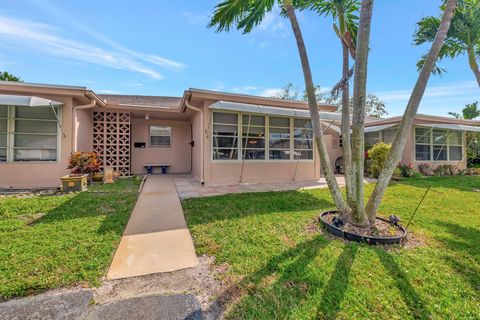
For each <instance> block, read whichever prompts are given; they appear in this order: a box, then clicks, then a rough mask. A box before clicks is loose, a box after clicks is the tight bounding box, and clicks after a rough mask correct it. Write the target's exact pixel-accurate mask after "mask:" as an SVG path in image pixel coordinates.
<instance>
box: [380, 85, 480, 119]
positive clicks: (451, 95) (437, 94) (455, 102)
mask: <svg viewBox="0 0 480 320" xmlns="http://www.w3.org/2000/svg"><path fill="white" fill-rule="evenodd" d="M411 93H412V89H405V90H393V91H384V92H376V95H377V96H378V97H379V98H380V99H381V100H382V101H384V102H385V103H386V105H387V109H388V111H389V113H390V114H392V115H394V114H402V113H403V111H404V110H405V108H406V106H407V103H408V100H409V99H410V95H411ZM476 100H479V101H480V88H479V87H478V84H477V83H476V82H475V81H466V82H456V83H451V84H442V85H436V86H430V87H427V90H426V91H425V94H424V96H423V99H422V102H421V109H420V111H419V112H420V113H430V114H446V113H447V112H448V111H456V110H460V109H461V108H462V107H463V106H464V105H465V104H466V103H471V102H474V101H476Z"/></svg>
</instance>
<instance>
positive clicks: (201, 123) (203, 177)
mask: <svg viewBox="0 0 480 320" xmlns="http://www.w3.org/2000/svg"><path fill="white" fill-rule="evenodd" d="M191 97H192V94H191V93H190V94H189V97H188V99H185V105H186V106H187V108H190V109H192V110H193V111H196V112H200V118H201V119H200V132H201V133H202V136H201V137H200V149H201V150H202V152H201V154H202V157H201V159H200V166H201V177H200V183H201V184H202V185H203V184H205V169H204V168H205V167H204V158H205V148H204V143H203V140H204V137H203V134H204V132H203V126H204V124H203V122H204V111H203V110H202V109H200V108H197V107H194V106H192V105H191V104H190V98H191Z"/></svg>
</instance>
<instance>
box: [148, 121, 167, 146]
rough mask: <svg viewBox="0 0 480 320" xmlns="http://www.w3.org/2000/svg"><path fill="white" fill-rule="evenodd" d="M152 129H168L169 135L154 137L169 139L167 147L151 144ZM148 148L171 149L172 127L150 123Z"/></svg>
mask: <svg viewBox="0 0 480 320" xmlns="http://www.w3.org/2000/svg"><path fill="white" fill-rule="evenodd" d="M152 127H163V128H170V135H168V136H167V135H156V136H154V137H169V138H170V139H169V143H168V145H166V144H165V145H154V144H152ZM148 147H149V148H171V147H172V126H169V125H163V124H155V123H152V124H150V125H149V126H148Z"/></svg>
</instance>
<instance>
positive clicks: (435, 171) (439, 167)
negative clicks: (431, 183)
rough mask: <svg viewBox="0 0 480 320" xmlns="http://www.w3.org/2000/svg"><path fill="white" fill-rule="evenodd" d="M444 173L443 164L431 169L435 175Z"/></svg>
mask: <svg viewBox="0 0 480 320" xmlns="http://www.w3.org/2000/svg"><path fill="white" fill-rule="evenodd" d="M445 174H446V171H445V168H444V167H443V166H438V167H436V168H435V169H433V175H435V176H444V175H445Z"/></svg>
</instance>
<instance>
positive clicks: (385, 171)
mask: <svg viewBox="0 0 480 320" xmlns="http://www.w3.org/2000/svg"><path fill="white" fill-rule="evenodd" d="M456 6H457V0H448V1H447V4H446V7H445V11H444V13H443V17H442V21H441V23H440V28H439V29H438V31H437V34H436V36H435V40H434V41H433V43H432V47H431V48H430V52H429V53H428V56H427V58H426V60H425V64H424V65H423V68H422V70H421V72H420V75H419V76H418V79H417V82H416V84H415V87H414V89H413V92H412V94H411V96H410V100H409V101H408V105H407V108H406V109H405V113H404V114H403V119H402V122H401V123H400V127H399V128H398V130H397V134H396V135H395V140H394V142H393V145H392V148H391V150H390V152H389V154H388V156H387V160H386V163H385V165H384V167H383V168H382V170H381V172H380V176H379V177H378V181H377V184H376V185H375V189H374V190H373V193H372V195H371V196H370V198H369V200H368V203H367V207H366V211H367V215H368V219H369V220H370V223H374V222H375V217H376V215H377V210H378V206H379V205H380V202H381V200H382V197H383V195H384V193H385V190H386V188H387V186H388V184H389V182H390V179H391V177H392V174H393V171H394V170H395V168H396V167H397V164H398V162H399V161H400V157H401V155H402V152H403V149H404V147H405V143H406V140H407V136H408V135H409V134H411V131H412V126H413V122H414V120H415V115H416V114H417V110H418V106H419V105H420V101H421V100H422V97H423V94H424V93H425V89H426V87H427V83H428V79H429V78H430V75H431V73H432V69H433V67H434V66H435V61H436V60H437V57H438V54H439V52H440V49H441V48H442V46H443V42H444V41H445V39H446V37H447V32H448V30H449V29H450V22H451V20H452V17H453V13H454V11H455V8H456Z"/></svg>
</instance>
